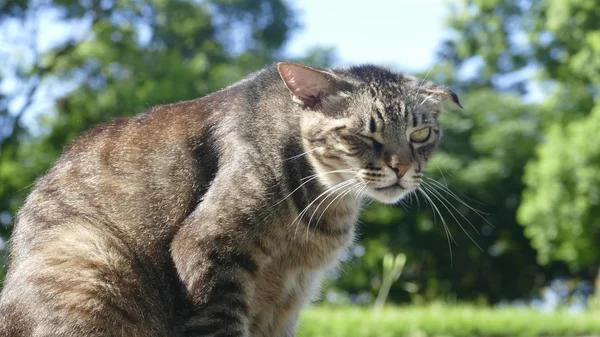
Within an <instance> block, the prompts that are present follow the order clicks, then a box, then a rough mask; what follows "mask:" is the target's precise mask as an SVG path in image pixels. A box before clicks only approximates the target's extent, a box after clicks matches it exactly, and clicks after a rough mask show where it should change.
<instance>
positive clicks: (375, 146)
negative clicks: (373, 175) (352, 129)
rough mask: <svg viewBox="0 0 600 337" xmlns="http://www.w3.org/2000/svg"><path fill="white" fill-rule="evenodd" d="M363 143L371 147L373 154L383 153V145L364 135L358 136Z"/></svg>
mask: <svg viewBox="0 0 600 337" xmlns="http://www.w3.org/2000/svg"><path fill="white" fill-rule="evenodd" d="M358 136H359V137H360V138H361V139H362V140H363V141H365V142H366V143H368V144H371V145H372V146H373V150H374V151H375V153H381V152H382V151H383V144H381V143H380V142H378V141H377V140H376V139H375V138H373V137H371V136H366V135H358Z"/></svg>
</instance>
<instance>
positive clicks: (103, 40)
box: [0, 0, 333, 276]
mask: <svg viewBox="0 0 600 337" xmlns="http://www.w3.org/2000/svg"><path fill="white" fill-rule="evenodd" d="M297 27H298V23H297V22H296V20H295V16H294V12H293V10H292V9H291V8H290V7H288V6H287V5H286V4H285V2H284V1H282V0H258V1H244V0H227V1H225V0H212V1H192V0H189V1H188V0H186V1H162V0H140V1H128V0H125V1H113V0H108V1H97V0H91V1H73V0H54V1H34V0H31V1H23V0H21V1H8V2H5V3H3V4H2V5H1V7H0V35H1V36H3V38H4V39H5V42H6V44H5V45H7V46H10V48H8V49H2V50H1V51H0V58H3V59H5V60H7V67H2V69H1V70H0V81H2V83H3V84H4V88H6V87H8V88H9V89H10V87H11V85H10V83H13V84H14V85H13V86H12V87H14V88H13V89H14V90H4V91H0V122H1V125H2V127H1V128H0V181H1V183H0V222H1V226H0V237H2V238H4V239H5V240H6V239H7V238H8V236H9V235H10V231H11V226H10V225H11V223H12V215H13V214H14V213H15V212H16V210H17V209H18V207H19V206H20V204H21V202H22V200H23V198H24V197H25V196H26V195H27V193H28V192H29V189H30V187H31V183H32V182H33V181H34V179H35V178H36V177H38V176H40V175H41V174H43V172H44V171H45V170H46V169H47V168H48V167H49V165H51V163H52V162H53V161H54V160H55V159H56V157H57V156H58V155H59V154H60V153H61V151H62V149H63V147H64V146H65V145H67V144H68V142H69V141H71V140H72V139H74V138H75V137H76V136H77V135H79V134H80V133H81V132H82V131H84V130H86V129H88V128H90V127H92V126H93V125H95V124H97V123H100V122H106V121H109V120H111V119H113V118H115V117H122V116H131V115H134V114H137V113H140V112H142V111H143V110H145V109H147V108H149V107H151V106H154V105H157V104H163V103H170V102H176V101H179V100H186V99H192V98H196V97H200V96H203V95H205V94H207V93H210V92H213V91H216V90H218V89H221V88H223V87H225V86H226V85H228V84H231V83H232V82H235V81H237V80H238V79H240V78H241V77H242V76H244V75H246V74H247V73H249V72H251V71H254V70H257V69H258V68H260V67H262V66H264V65H265V64H267V63H270V62H272V61H273V60H274V59H277V58H280V57H282V56H283V55H282V51H281V49H282V46H283V45H284V43H285V42H286V41H287V40H288V38H289V36H290V34H291V32H292V31H293V30H294V29H296V28H297ZM39 41H44V43H40V42H39ZM19 52H20V54H19ZM307 60H310V61H313V62H317V63H318V62H330V61H331V60H333V53H332V51H331V50H329V49H325V48H321V49H319V48H317V49H314V50H312V51H310V52H309V53H308V54H307ZM7 83H8V84H7ZM20 88H22V90H19V89H20ZM0 276H1V275H0Z"/></svg>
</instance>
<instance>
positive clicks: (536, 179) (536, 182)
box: [519, 106, 600, 268]
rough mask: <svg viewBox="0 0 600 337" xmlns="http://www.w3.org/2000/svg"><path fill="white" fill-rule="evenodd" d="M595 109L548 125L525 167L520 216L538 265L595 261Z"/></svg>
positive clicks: (598, 138)
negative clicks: (563, 124)
mask: <svg viewBox="0 0 600 337" xmlns="http://www.w3.org/2000/svg"><path fill="white" fill-rule="evenodd" d="M599 128H600V106H597V107H596V108H594V111H592V113H591V115H589V116H588V117H586V118H583V119H581V120H578V121H574V122H572V123H569V124H568V125H567V127H561V126H559V125H553V126H552V127H551V128H549V130H548V133H547V141H546V142H544V143H543V144H541V145H540V147H539V150H538V156H539V159H537V160H535V161H532V162H531V163H530V164H529V165H528V166H527V172H526V174H525V182H526V183H527V185H528V187H529V188H528V189H527V190H526V191H525V193H524V198H523V199H524V200H523V204H522V206H521V209H520V212H519V219H520V220H521V221H522V222H523V223H524V224H526V225H527V226H526V233H527V236H528V237H530V238H531V239H532V245H533V246H534V247H535V248H536V250H537V251H538V258H539V260H540V262H542V263H548V262H549V261H552V260H562V261H565V262H567V263H569V264H570V265H571V266H572V267H574V268H576V267H578V266H589V265H593V264H594V263H597V260H598V258H599V257H600V247H598V239H600V218H598V214H600V170H599V169H598V168H599V167H600V148H599V147H598V146H597V144H599V143H600V133H598V130H599Z"/></svg>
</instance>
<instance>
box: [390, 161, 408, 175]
mask: <svg viewBox="0 0 600 337" xmlns="http://www.w3.org/2000/svg"><path fill="white" fill-rule="evenodd" d="M409 168H410V164H409V165H405V164H398V165H396V166H394V167H393V169H394V171H396V173H397V174H398V176H400V177H402V176H403V175H404V173H406V171H408V169H409Z"/></svg>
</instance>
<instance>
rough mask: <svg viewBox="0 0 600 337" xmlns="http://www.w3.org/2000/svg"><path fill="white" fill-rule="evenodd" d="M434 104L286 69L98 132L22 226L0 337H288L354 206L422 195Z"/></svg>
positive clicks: (434, 126)
mask: <svg viewBox="0 0 600 337" xmlns="http://www.w3.org/2000/svg"><path fill="white" fill-rule="evenodd" d="M445 99H452V100H453V101H455V102H456V103H457V104H458V100H457V98H456V95H454V94H453V93H451V91H449V90H446V89H444V88H441V87H438V86H436V85H435V84H433V83H431V82H425V81H421V80H418V79H416V78H414V77H410V76H407V75H403V74H399V73H393V72H391V71H388V70H386V69H383V68H379V67H375V66H358V67H352V68H348V69H318V68H310V67H306V66H301V65H296V64H291V63H280V64H278V65H273V66H270V67H268V68H265V69H264V70H261V71H259V72H257V73H255V74H252V75H250V76H248V77H247V78H246V79H244V80H242V81H240V82H238V83H236V84H234V85H232V86H230V87H228V88H225V89H223V90H221V91H218V92H216V93H213V94H211V95H208V96H206V97H204V98H200V99H196V100H192V101H187V102H181V103H176V104H170V105H164V106H159V107H155V108H153V109H151V110H149V111H147V112H145V113H143V114H141V115H139V116H137V117H134V118H130V119H121V120H116V121H113V122H111V123H109V124H106V125H102V126H99V127H96V128H94V129H92V130H91V131H89V132H87V133H85V134H84V135H83V136H81V137H80V138H79V139H78V140H76V141H75V142H74V143H73V144H72V145H71V146H70V147H69V148H68V149H67V150H66V151H65V153H64V154H63V155H62V156H61V157H60V158H59V159H58V161H57V162H56V165H55V166H54V167H53V168H52V169H51V170H50V171H49V172H48V174H46V175H45V176H44V177H42V178H40V179H39V180H38V181H37V183H36V187H35V189H34V191H33V192H32V193H31V194H30V195H29V197H28V198H27V200H26V202H25V204H24V205H23V207H22V209H21V210H20V212H19V214H18V215H17V221H16V224H15V228H14V233H13V236H12V239H11V242H10V263H9V266H8V273H7V277H6V281H5V285H4V289H3V291H2V295H1V298H0V335H1V336H15V337H16V336H36V337H38V336H127V337H135V336H145V337H151V336H157V337H158V336H244V337H246V336H282V337H283V336H293V335H294V333H295V330H296V319H297V317H298V312H299V310H300V309H301V308H302V307H303V306H304V305H305V304H306V303H308V301H309V299H310V298H311V297H312V296H313V295H315V293H316V292H317V289H318V284H319V278H320V275H321V274H322V273H323V271H324V270H326V269H327V268H331V267H333V266H335V264H336V263H337V261H338V259H339V256H340V254H341V253H342V252H343V250H344V249H346V248H347V247H348V246H349V245H350V244H351V243H352V241H353V239H354V232H355V224H356V221H357V218H358V215H359V211H360V205H361V199H363V198H375V199H378V200H380V201H382V202H389V203H393V202H396V201H398V200H399V199H401V198H402V197H404V196H405V195H407V194H408V193H410V192H411V191H414V189H415V188H416V187H417V186H418V185H419V183H420V180H421V177H422V172H421V171H422V170H423V169H424V168H425V165H426V164H427V161H428V160H429V158H430V157H431V155H432V154H433V152H434V150H435V148H436V145H437V142H438V140H439V137H440V131H439V130H440V128H439V124H438V120H437V116H438V115H439V113H440V112H441V110H440V109H441V107H440V104H439V103H440V102H441V101H442V100H445ZM427 126H428V127H431V135H430V138H429V139H427V141H425V142H423V143H416V142H414V141H411V140H410V137H411V134H412V133H413V132H414V131H415V130H420V129H422V128H424V127H427ZM425 133H426V132H421V134H425ZM413 137H414V134H413ZM333 170H343V171H339V172H337V173H331V172H329V171H333ZM328 172H329V173H328ZM307 177H311V178H308V179H307Z"/></svg>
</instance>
